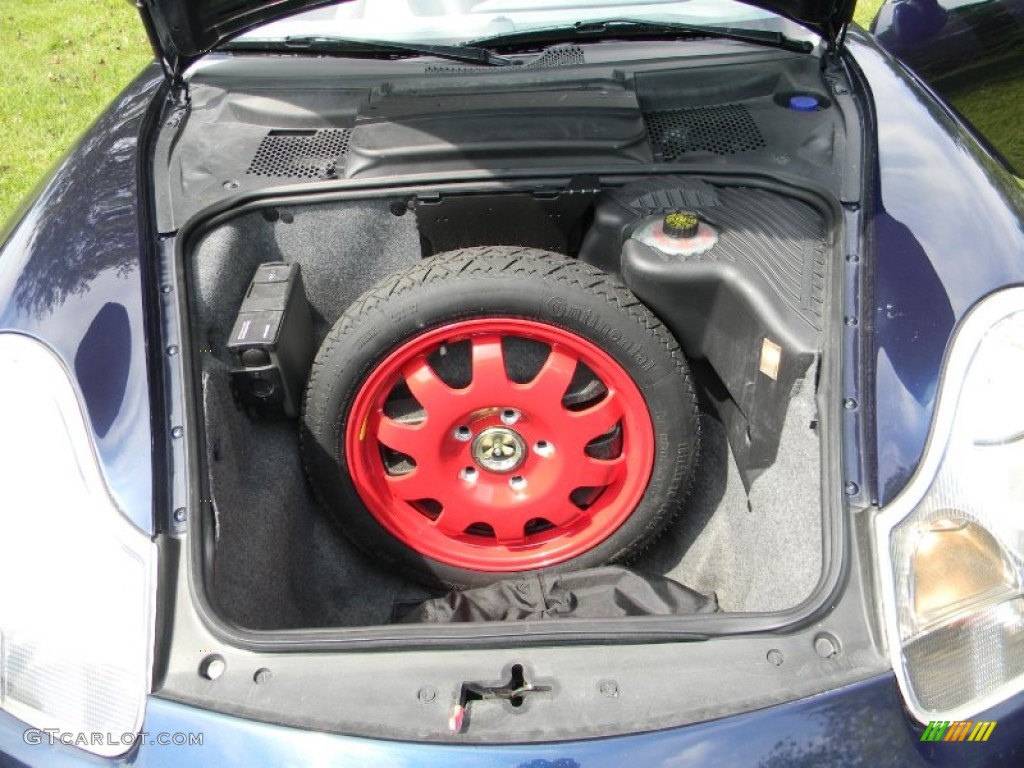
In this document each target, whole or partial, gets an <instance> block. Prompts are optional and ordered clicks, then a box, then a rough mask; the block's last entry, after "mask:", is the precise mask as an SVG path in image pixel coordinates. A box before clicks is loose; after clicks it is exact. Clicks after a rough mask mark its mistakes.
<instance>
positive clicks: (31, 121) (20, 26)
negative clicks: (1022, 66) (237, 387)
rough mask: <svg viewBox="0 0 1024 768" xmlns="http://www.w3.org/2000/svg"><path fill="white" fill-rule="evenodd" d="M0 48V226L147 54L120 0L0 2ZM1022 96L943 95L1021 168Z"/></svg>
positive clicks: (986, 89) (1003, 90)
mask: <svg viewBox="0 0 1024 768" xmlns="http://www.w3.org/2000/svg"><path fill="white" fill-rule="evenodd" d="M881 2H882V0H860V2H858V3H857V9H856V11H855V13H854V20H855V21H856V22H857V23H858V24H860V25H861V26H863V27H867V26H868V25H869V24H870V22H871V19H872V17H873V16H874V15H875V11H876V10H877V8H878V6H879V5H881ZM0 51H3V52H4V53H5V54H6V55H5V56H4V57H3V77H2V79H0V224H2V222H3V221H4V220H5V219H6V218H7V217H8V216H9V215H10V214H11V213H13V211H14V209H15V207H16V206H17V204H18V203H19V201H20V200H21V198H22V197H24V195H25V194H27V193H28V191H29V190H30V189H31V188H32V186H33V185H34V184H35V182H36V181H37V180H38V179H39V177H40V176H42V175H43V173H44V172H45V171H46V169H47V168H48V167H49V166H50V165H52V164H53V163H54V162H55V161H56V160H57V159H58V158H59V157H60V156H61V155H62V154H63V153H64V152H65V151H66V150H67V149H68V147H70V146H71V145H72V144H73V143H74V140H75V138H76V137H77V136H78V135H79V134H80V133H81V132H82V131H83V130H85V128H86V127H87V126H88V125H89V124H90V123H91V122H92V121H93V120H94V119H95V118H96V116H97V115H98V114H99V113H100V111H101V110H102V109H103V108H104V106H106V104H107V103H108V102H109V101H110V100H111V99H112V98H113V97H114V96H115V95H116V94H117V93H118V92H119V91H120V90H121V89H122V88H124V86H125V85H127V84H128V82H129V81H130V80H131V79H132V78H133V77H134V76H135V75H136V74H137V73H138V71H139V70H140V69H142V67H143V66H145V64H146V63H147V62H149V61H150V60H151V58H152V52H151V51H150V48H149V43H148V42H147V40H146V35H145V33H144V31H143V29H142V24H141V23H140V21H139V17H138V12H137V11H136V10H135V8H134V6H133V4H131V3H128V2H125V0H74V1H73V2H72V1H71V0H18V2H14V0H6V2H0ZM1021 98H1022V96H1021V86H1020V81H1017V82H1013V81H1006V82H991V83H986V84H984V85H983V86H982V87H980V88H977V89H974V90H972V91H971V92H968V93H963V94H959V95H954V96H953V97H952V101H953V103H954V104H955V105H956V106H957V107H958V108H959V109H960V110H961V111H962V112H963V113H964V114H966V115H967V116H968V117H969V118H971V119H972V120H974V121H975V123H976V124H977V125H978V127H979V128H980V129H981V130H982V131H984V132H986V134H987V135H989V136H990V137H991V138H993V139H994V140H995V143H996V144H997V145H1000V148H1001V149H1002V150H1003V152H1004V153H1006V154H1007V156H1008V157H1010V159H1011V161H1016V162H1017V163H1018V167H1024V133H1021V132H1020V131H1019V127H1018V126H1017V125H1016V120H1015V119H1014V114H1017V115H1019V104H1020V99H1021ZM1015 105H1016V108H1011V107H1014V106H1015ZM1002 137H1005V139H1006V140H1005V141H1002V140H1001V139H1002Z"/></svg>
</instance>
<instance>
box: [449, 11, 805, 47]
mask: <svg viewBox="0 0 1024 768" xmlns="http://www.w3.org/2000/svg"><path fill="white" fill-rule="evenodd" d="M644 37H670V38H680V37H686V38H698V37H718V38H724V39H727V40H740V41H743V42H745V43H757V44H758V45H770V46H773V47H775V48H783V49H785V50H788V51H799V52H800V53H808V52H810V51H812V50H814V46H813V45H812V44H811V43H809V42H808V41H806V40H792V39H790V38H788V37H786V36H785V35H784V34H782V33H781V32H773V31H771V30H767V29H746V28H743V27H721V26H704V25H701V24H684V23H681V22H674V21H644V20H642V19H604V20H602V21H577V22H576V23H575V24H571V25H566V26H560V27H547V28H544V29H526V30H523V31H522V32H507V33H505V34H501V35H493V36H491V37H481V38H478V39H476V40H470V41H468V42H467V43H466V45H474V46H482V45H486V46H487V47H489V48H497V49H500V50H507V51H513V50H516V49H517V48H519V47H520V46H523V45H531V44H536V43H564V42H571V41H573V40H577V39H579V38H585V39H588V40H629V39H634V38H644Z"/></svg>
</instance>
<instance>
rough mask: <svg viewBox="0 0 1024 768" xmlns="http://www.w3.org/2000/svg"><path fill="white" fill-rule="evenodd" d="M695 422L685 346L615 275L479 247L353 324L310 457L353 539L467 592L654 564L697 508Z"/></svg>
mask: <svg viewBox="0 0 1024 768" xmlns="http://www.w3.org/2000/svg"><path fill="white" fill-rule="evenodd" d="M698 425H699V422H698V410H697V399H696V396H695V394H694V391H693V387H692V385H691V381H690V376H689V371H688V369H687V365H686V361H685V359H684V357H683V354H682V352H681V351H680V349H679V345H678V343H677V342H676V340H675V339H674V338H673V336H672V335H671V333H669V331H668V330H667V329H666V328H665V327H664V326H663V325H662V324H661V322H660V321H658V319H657V318H655V317H654V316H653V315H652V314H651V312H650V311H649V310H648V309H647V308H646V307H645V306H644V305H643V304H641V303H640V302H639V301H638V300H637V298H636V297H635V296H634V295H633V294H632V293H630V292H629V290H628V289H627V288H626V287H625V286H624V285H623V284H622V282H621V281H620V280H619V279H618V278H617V277H614V276H612V275H609V274H607V273H604V272H601V271H600V270H598V269H596V268H594V267H591V266H588V265H586V264H582V263H580V262H578V261H575V260H573V259H571V258H568V257H565V256H561V255H558V254H553V253H547V252H544V251H539V250H535V249H528V248H514V247H480V248H467V249H464V250H460V251H454V252H451V253H445V254H440V255H438V256H434V257H431V258H429V259H425V260H424V261H422V262H421V263H419V264H417V265H416V266H414V267H411V268H409V269H406V270H404V271H402V272H399V273H396V274H394V275H392V276H391V277H389V278H387V279H385V280H384V281H382V282H381V283H379V284H378V285H377V286H376V287H375V288H373V289H371V290H370V291H368V292H367V293H365V294H364V295H363V296H361V297H360V298H359V299H357V300H356V301H355V303H354V304H353V305H352V306H351V307H349V309H348V310H347V311H346V312H345V313H344V314H343V315H342V316H341V318H340V319H339V320H338V322H337V323H336V324H335V325H334V327H333V328H332V329H331V331H330V333H329V334H328V336H327V338H326V340H325V341H324V343H323V346H322V347H321V348H320V351H319V353H318V355H317V357H316V360H315V362H314V363H313V368H312V372H311V375H310V379H309V385H308V387H307V391H306V398H305V404H304V408H303V429H302V448H303V456H304V461H305V463H306V468H307V471H308V474H309V478H310V482H311V484H312V486H313V489H314V491H315V492H316V493H317V495H318V496H319V498H320V500H321V502H322V503H323V505H324V507H325V508H326V509H327V511H328V512H329V513H330V514H331V516H332V517H333V518H334V519H335V520H336V521H337V523H338V524H339V525H340V527H341V529H342V531H343V532H344V533H345V534H346V535H347V536H348V537H349V538H350V539H351V540H352V541H353V542H354V543H355V544H356V545H357V546H359V547H360V548H362V549H363V550H365V551H366V552H368V553H369V554H370V555H372V556H374V557H377V558H380V559H381V560H383V561H384V562H386V563H387V564H389V565H390V566H391V567H392V568H394V569H396V570H399V571H402V572H404V573H406V574H407V575H411V576H413V577H415V578H417V579H418V580H420V581H424V582H426V583H429V584H435V585H438V584H439V585H444V586H454V587H465V586H477V585H482V584H487V583H490V582H493V581H496V580H498V579H501V578H507V577H509V576H510V575H513V574H515V573H519V572H522V571H531V570H539V569H545V570H552V571H554V570H558V571H563V570H571V569H576V568H586V567H592V566H597V565H602V564H605V563H610V562H619V561H624V560H628V559H629V558H631V557H633V556H635V555H636V554H637V553H639V552H641V551H642V550H643V549H644V548H645V547H646V546H647V545H648V544H650V543H651V541H653V540H654V538H655V537H657V536H658V534H659V533H661V532H662V531H663V530H664V528H665V526H666V525H667V524H668V523H669V522H670V521H671V520H672V518H673V517H674V516H675V514H676V513H677V512H678V511H679V509H680V507H681V503H682V501H683V498H684V496H685V494H686V491H687V489H688V488H689V486H690V483H691V480H692V477H693V473H694V464H695V460H696V455H697V447H698Z"/></svg>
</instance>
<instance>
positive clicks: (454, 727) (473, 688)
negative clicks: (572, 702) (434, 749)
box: [448, 664, 551, 733]
mask: <svg viewBox="0 0 1024 768" xmlns="http://www.w3.org/2000/svg"><path fill="white" fill-rule="evenodd" d="M550 690H551V686H550V685H532V684H530V683H527V682H526V678H525V677H523V665H522V664H513V665H512V677H511V679H510V680H509V681H508V682H507V683H505V684H503V685H498V686H491V685H484V684H483V683H472V682H468V681H467V682H465V683H463V684H462V687H461V689H460V690H459V698H458V700H457V701H456V702H455V706H453V707H452V714H451V716H450V717H449V718H448V730H450V731H451V732H452V733H461V732H462V727H463V725H464V724H465V721H466V715H467V714H468V709H469V705H470V702H473V701H480V700H483V699H505V700H506V701H508V702H509V704H511V705H512V706H513V707H521V706H523V702H524V701H525V700H526V696H527V695H528V694H531V693H543V692H549V691H550Z"/></svg>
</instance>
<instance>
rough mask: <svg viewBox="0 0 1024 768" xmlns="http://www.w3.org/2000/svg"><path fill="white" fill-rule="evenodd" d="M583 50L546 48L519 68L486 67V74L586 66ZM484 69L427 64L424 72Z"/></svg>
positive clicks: (576, 47)
mask: <svg viewBox="0 0 1024 768" xmlns="http://www.w3.org/2000/svg"><path fill="white" fill-rule="evenodd" d="M586 63H587V62H586V58H585V57H584V55H583V49H582V48H580V47H579V46H578V45H559V46H555V47H553V48H548V49H547V50H546V51H544V53H542V54H541V55H540V56H538V57H537V58H535V59H534V60H533V61H531V62H530V63H528V64H524V65H522V66H519V67H487V68H486V71H487V74H491V73H492V72H493V73H499V72H518V71H521V70H524V69H543V68H546V67H570V66H573V65H574V64H586ZM482 69H484V67H483V66H482V65H481V66H475V65H462V64H428V65H427V66H426V67H424V68H423V71H424V72H428V73H429V72H479V71H481V70H482Z"/></svg>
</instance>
